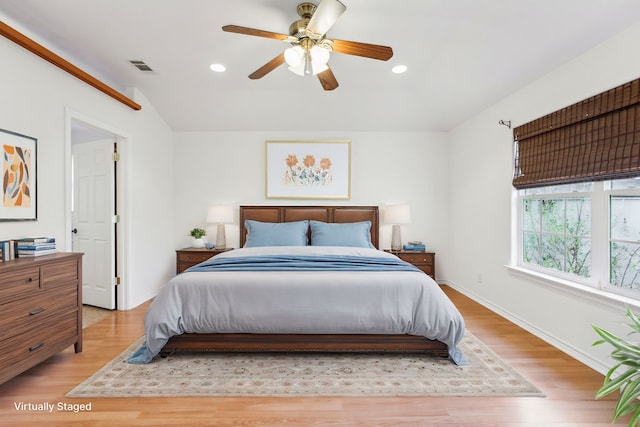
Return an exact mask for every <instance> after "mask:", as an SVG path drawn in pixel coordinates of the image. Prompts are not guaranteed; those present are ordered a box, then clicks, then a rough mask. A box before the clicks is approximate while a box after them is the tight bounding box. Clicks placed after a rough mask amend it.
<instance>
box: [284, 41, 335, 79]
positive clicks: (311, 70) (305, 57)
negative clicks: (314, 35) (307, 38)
mask: <svg viewBox="0 0 640 427" xmlns="http://www.w3.org/2000/svg"><path fill="white" fill-rule="evenodd" d="M284 60H285V62H286V63H287V65H288V66H289V71H291V72H292V73H294V74H297V75H299V76H305V75H312V76H315V75H316V74H318V73H321V72H323V71H325V70H327V69H328V68H329V67H328V66H327V62H328V61H329V51H328V50H327V49H325V48H323V47H320V46H313V47H311V49H305V48H303V47H302V46H299V45H298V46H293V47H290V48H288V49H286V50H285V51H284Z"/></svg>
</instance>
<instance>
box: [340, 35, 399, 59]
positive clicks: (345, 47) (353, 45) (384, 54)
mask: <svg viewBox="0 0 640 427" xmlns="http://www.w3.org/2000/svg"><path fill="white" fill-rule="evenodd" d="M333 51H334V52H338V53H344V54H345V55H356V56H363V57H365V58H371V59H378V60H380V61H388V60H389V59H390V58H391V57H392V56H393V49H391V48H390V47H389V46H380V45H377V44H369V43H360V42H350V41H346V40H333Z"/></svg>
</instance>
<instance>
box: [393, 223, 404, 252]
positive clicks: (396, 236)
mask: <svg viewBox="0 0 640 427" xmlns="http://www.w3.org/2000/svg"><path fill="white" fill-rule="evenodd" d="M391 250H392V251H400V250H402V237H401V233H400V226H399V225H393V226H392V227H391Z"/></svg>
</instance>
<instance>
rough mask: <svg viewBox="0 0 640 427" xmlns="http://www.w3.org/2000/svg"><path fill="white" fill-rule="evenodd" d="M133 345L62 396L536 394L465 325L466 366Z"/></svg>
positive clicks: (408, 358)
mask: <svg viewBox="0 0 640 427" xmlns="http://www.w3.org/2000/svg"><path fill="white" fill-rule="evenodd" d="M143 342H144V340H143V338H140V339H139V340H138V341H136V342H135V343H133V344H132V345H131V346H130V347H129V348H127V349H126V350H125V351H123V352H122V353H121V354H120V355H118V356H117V357H116V358H115V359H113V360H112V361H111V362H109V363H107V365H105V366H104V367H103V368H102V369H100V370H99V371H98V372H96V373H95V374H94V375H92V376H91V377H90V378H88V379H87V380H86V381H84V382H82V383H81V384H80V385H78V386H77V387H75V388H74V389H73V390H71V391H70V392H69V393H67V397H161V396H164V397H180V396H544V394H543V393H541V391H540V390H539V389H538V388H537V387H535V386H534V385H533V384H531V383H530V382H528V381H527V380H525V379H524V378H523V377H522V376H521V375H520V374H518V373H517V372H516V371H515V370H514V369H513V368H511V367H510V366H509V365H508V364H507V363H505V362H504V361H503V360H501V359H500V358H499V357H498V356H497V355H496V354H495V353H494V352H493V351H491V350H490V349H489V348H488V347H487V346H486V345H485V344H483V343H482V342H481V341H480V340H478V339H477V338H476V337H475V336H473V335H472V334H471V333H470V332H468V331H467V333H466V335H465V337H464V339H463V340H462V342H461V344H460V346H459V348H460V350H461V351H462V352H463V354H464V355H465V356H466V358H467V359H468V361H469V364H468V365H466V366H456V365H455V364H453V363H452V362H451V361H449V360H447V359H442V358H439V357H432V356H425V355H406V354H362V353H361V354H346V353H339V354H335V353H334V354H311V353H286V354H285V353H275V354H269V353H243V354H237V353H208V354H207V353H205V354H203V353H188V354H187V353H181V354H174V355H171V356H169V357H166V358H161V357H157V358H155V359H154V360H153V361H152V362H151V363H149V364H143V365H139V364H129V363H127V362H126V359H127V357H128V356H129V355H131V354H132V353H133V352H134V351H135V350H137V349H138V348H139V347H140V346H141V345H142V343H143Z"/></svg>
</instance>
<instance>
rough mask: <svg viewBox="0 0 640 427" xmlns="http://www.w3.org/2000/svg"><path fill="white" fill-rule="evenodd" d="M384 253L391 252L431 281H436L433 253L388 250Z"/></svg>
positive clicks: (434, 254) (434, 256)
mask: <svg viewBox="0 0 640 427" xmlns="http://www.w3.org/2000/svg"><path fill="white" fill-rule="evenodd" d="M386 251H387V252H391V253H392V254H394V255H395V256H397V257H398V258H400V259H401V260H403V261H406V262H408V263H409V264H412V265H414V266H416V267H418V268H419V269H420V270H422V271H423V272H424V273H425V274H427V275H429V276H431V278H432V279H433V280H436V253H435V252H418V251H392V250H390V249H386Z"/></svg>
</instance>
